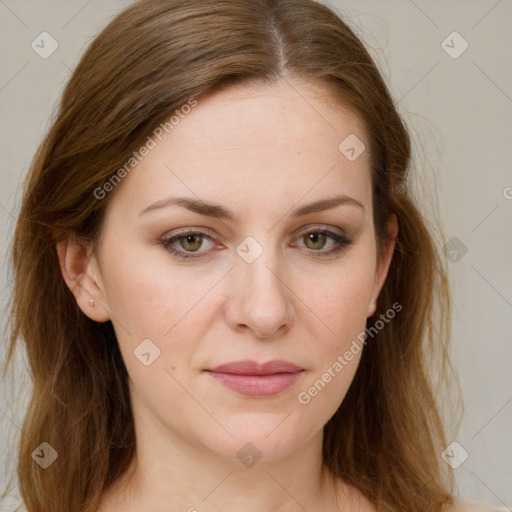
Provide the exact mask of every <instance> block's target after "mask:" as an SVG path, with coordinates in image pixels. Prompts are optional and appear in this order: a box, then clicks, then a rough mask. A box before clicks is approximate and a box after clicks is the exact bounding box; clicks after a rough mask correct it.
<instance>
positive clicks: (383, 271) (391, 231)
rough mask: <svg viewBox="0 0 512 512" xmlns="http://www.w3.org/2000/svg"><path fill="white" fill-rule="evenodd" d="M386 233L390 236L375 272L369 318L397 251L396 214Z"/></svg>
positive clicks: (390, 217)
mask: <svg viewBox="0 0 512 512" xmlns="http://www.w3.org/2000/svg"><path fill="white" fill-rule="evenodd" d="M386 231H387V235H388V236H387V237H386V242H385V244H384V247H383V250H382V257H381V261H380V262H379V264H378V265H377V270H376V271H375V280H374V284H373V292H372V297H371V300H370V304H369V307H368V312H367V314H366V317H367V318H368V317H370V316H372V315H373V314H374V313H375V311H376V309H377V298H378V296H379V293H380V291H381V289H382V286H383V285H384V282H385V280H386V276H387V274H388V270H389V265H390V263H391V259H392V257H393V251H394V250H395V244H396V239H397V235H398V218H397V216H396V214H394V213H392V214H391V215H390V216H389V219H388V222H387V226H386Z"/></svg>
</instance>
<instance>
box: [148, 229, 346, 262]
mask: <svg viewBox="0 0 512 512" xmlns="http://www.w3.org/2000/svg"><path fill="white" fill-rule="evenodd" d="M309 234H322V235H327V236H328V237H329V238H332V239H333V240H334V241H335V242H336V243H337V244H338V245H337V247H334V248H333V249H330V250H328V251H320V250H319V251H314V250H312V249H309V250H308V251H307V252H308V253H309V254H310V255H311V256H313V257H326V256H332V255H333V254H336V253H338V252H340V251H342V250H343V249H345V248H346V247H347V246H349V245H350V244H351V243H352V240H349V239H348V238H347V237H346V236H345V235H340V234H339V233H334V232H333V231H330V230H328V229H315V228H313V229H311V230H309V231H304V232H302V233H301V234H300V235H299V238H303V237H304V236H306V235H309ZM193 235H199V236H200V237H202V238H206V239H208V240H211V241H212V242H213V238H212V237H211V236H209V235H208V234H206V233H203V232H201V231H193V230H190V231H185V232H182V233H179V234H177V235H175V236H173V237H170V238H162V239H161V240H159V241H158V242H159V244H160V245H162V246H163V247H164V249H165V250H166V251H168V252H170V253H171V254H172V255H173V256H176V257H178V258H181V259H189V258H201V257H203V255H204V251H203V252H202V253H197V255H195V254H188V253H186V252H183V251H178V250H177V249H175V248H174V247H173V246H172V244H173V243H174V242H176V241H178V240H181V239H182V238H186V237H187V236H193Z"/></svg>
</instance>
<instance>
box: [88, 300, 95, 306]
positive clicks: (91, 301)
mask: <svg viewBox="0 0 512 512" xmlns="http://www.w3.org/2000/svg"><path fill="white" fill-rule="evenodd" d="M89 304H90V305H91V307H94V301H93V300H92V299H89Z"/></svg>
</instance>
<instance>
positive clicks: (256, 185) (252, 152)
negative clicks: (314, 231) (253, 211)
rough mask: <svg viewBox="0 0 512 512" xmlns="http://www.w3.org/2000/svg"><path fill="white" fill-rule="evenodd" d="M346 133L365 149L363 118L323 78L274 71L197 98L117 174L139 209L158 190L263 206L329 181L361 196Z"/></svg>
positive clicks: (317, 190) (357, 164) (313, 191)
mask: <svg viewBox="0 0 512 512" xmlns="http://www.w3.org/2000/svg"><path fill="white" fill-rule="evenodd" d="M354 136H355V137H356V138H357V140H358V141H359V142H360V144H361V146H360V147H363V145H364V146H366V147H368V140H367V135H366V133H365V130H364V126H363V123H362V121H361V119H360V118H359V117H358V116H357V115H356V114H354V113H353V112H352V111H351V109H349V108H347V107H346V106H344V105H343V104H342V103H341V102H340V100H339V98H338V97H336V96H335V92H334V89H333V88H332V87H330V86H328V85H326V84H323V83H321V82H304V81H300V80H297V79H293V80H292V79H282V80H280V81H279V82H278V83H277V84H273V85H267V84H261V83H252V84H242V85H236V86H230V87H227V88H225V89H223V90H221V91H218V92H216V93H215V94H211V95H209V96H205V97H200V98H198V100H197V105H196V106H194V107H193V108H192V109H191V110H190V111H189V112H188V113H187V114H186V115H182V116H180V120H179V123H177V124H175V125H174V127H173V129H172V130H171V131H169V133H164V134H163V136H162V137H161V139H162V140H158V139H156V138H155V137H153V140H154V141H155V143H156V145H155V147H154V148H153V149H151V151H150V152H149V154H148V155H147V156H145V157H144V158H143V159H142V160H141V161H140V162H139V164H138V165H137V166H136V168H135V169H134V170H133V171H132V172H131V173H130V175H129V176H128V177H127V178H125V180H124V182H123V187H121V188H124V189H125V190H124V191H123V192H122V193H121V194H120V195H121V196H123V197H124V199H125V200H126V201H129V202H130V203H132V204H134V205H136V207H140V208H139V209H142V208H144V206H147V203H148V201H151V200H158V199H161V198H162V196H163V195H164V194H165V193H168V194H171V193H187V194H188V195H196V196H197V197H200V198H201V199H203V198H204V199H213V200H219V202H226V199H229V200H230V201H232V202H233V204H234V202H236V201H239V202H240V203H241V204H248V201H249V202H251V201H254V200H255V198H256V197H259V198H261V199H262V200H263V199H264V198H265V199H266V200H268V203H269V204H268V205H267V206H270V204H271V203H272V202H273V201H274V202H275V201H276V200H277V201H278V202H279V201H286V200H287V201H288V202H292V203H293V204H295V203H296V202H297V200H298V199H299V198H300V197H302V196H304V195H306V194H308V196H309V197H308V199H310V200H314V199H315V198H317V196H318V195H325V194H326V193H331V192H332V191H333V189H337V191H339V192H340V193H350V194H352V195H355V196H358V199H359V200H361V201H362V202H365V201H366V202H368V200H369V199H370V197H369V193H370V186H369V185H370V182H369V180H370V173H369V167H368V166H369V155H368V151H362V153H361V154H360V156H358V157H357V159H353V160H351V159H349V158H347V156H346V154H345V153H344V152H343V151H344V150H345V149H346V148H345V147H344V145H343V144H344V141H345V140H350V141H352V140H356V139H353V137H354ZM340 144H341V146H340ZM345 146H346V144H345ZM359 149H360V148H358V150H359ZM117 192H121V191H120V190H118V191H117ZM331 195H332V194H331ZM264 205H266V203H260V206H261V207H263V206H264ZM369 206H370V205H369V204H368V207H369Z"/></svg>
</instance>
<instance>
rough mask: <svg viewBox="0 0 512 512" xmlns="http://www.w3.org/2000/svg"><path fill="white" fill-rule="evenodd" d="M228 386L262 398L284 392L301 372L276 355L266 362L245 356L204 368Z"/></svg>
mask: <svg viewBox="0 0 512 512" xmlns="http://www.w3.org/2000/svg"><path fill="white" fill-rule="evenodd" d="M205 371H206V372H208V373H209V374H210V375H211V376H212V377H213V378H214V379H215V380H216V381H218V382H219V383H221V384H223V385H224V386H226V387H228V388H229V389H231V390H233V391H235V392H237V393H239V394H242V395H245V396H250V397H253V398H263V397H270V396H274V395H277V394H279V393H282V392H284V391H285V390H287V389H289V388H290V387H292V386H293V384H295V382H296V381H297V380H298V379H299V378H300V376H301V375H302V374H303V373H304V371H305V370H304V369H303V368H301V367H300V366H297V365H296V364H293V363H290V362H288V361H284V360H282V359H275V360H273V361H268V362H266V363H257V362H256V361H250V360H244V361H233V362H230V363H225V364H221V365H219V366H216V367H215V368H211V369H207V370H205Z"/></svg>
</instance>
